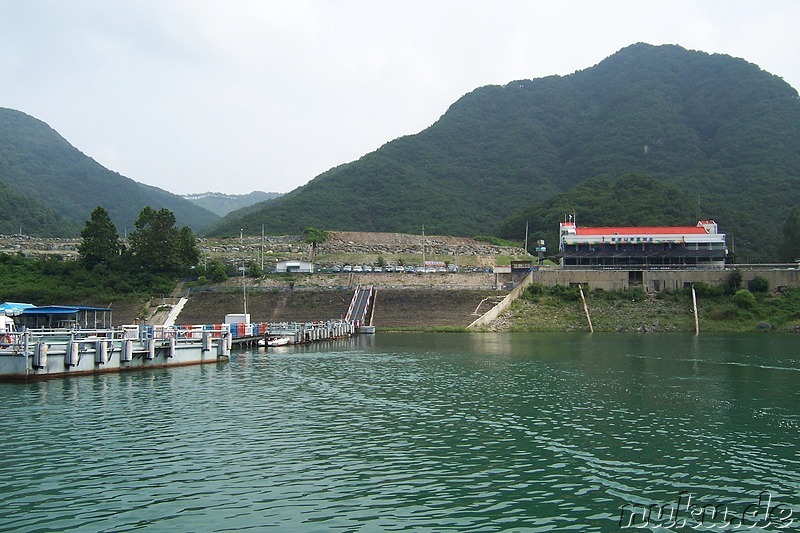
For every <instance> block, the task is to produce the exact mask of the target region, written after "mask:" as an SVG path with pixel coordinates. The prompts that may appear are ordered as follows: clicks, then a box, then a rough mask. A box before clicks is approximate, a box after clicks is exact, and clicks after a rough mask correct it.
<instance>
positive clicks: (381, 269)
mask: <svg viewBox="0 0 800 533" xmlns="http://www.w3.org/2000/svg"><path fill="white" fill-rule="evenodd" d="M372 271H373V272H383V268H382V267H373V269H372Z"/></svg>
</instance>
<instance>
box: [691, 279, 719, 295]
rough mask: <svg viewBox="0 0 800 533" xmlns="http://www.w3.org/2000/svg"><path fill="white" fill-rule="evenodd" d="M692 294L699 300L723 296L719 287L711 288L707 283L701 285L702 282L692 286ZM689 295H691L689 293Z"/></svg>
mask: <svg viewBox="0 0 800 533" xmlns="http://www.w3.org/2000/svg"><path fill="white" fill-rule="evenodd" d="M694 292H695V293H696V294H697V296H698V297H699V298H701V297H706V298H708V297H714V296H721V295H722V294H723V290H722V288H721V287H712V286H711V285H709V284H708V283H703V282H702V281H700V282H698V283H695V284H694ZM689 294H690V295H691V291H689Z"/></svg>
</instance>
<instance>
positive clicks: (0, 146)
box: [0, 108, 219, 236]
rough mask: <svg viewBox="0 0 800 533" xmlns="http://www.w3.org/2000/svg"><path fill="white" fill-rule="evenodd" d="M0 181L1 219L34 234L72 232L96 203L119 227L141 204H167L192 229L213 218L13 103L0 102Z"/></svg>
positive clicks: (131, 219) (129, 222)
mask: <svg viewBox="0 0 800 533" xmlns="http://www.w3.org/2000/svg"><path fill="white" fill-rule="evenodd" d="M0 182H2V183H4V184H5V186H6V187H7V188H8V189H9V191H10V193H9V194H13V195H14V198H15V200H14V202H13V204H14V205H13V208H12V209H11V210H10V211H4V212H3V217H4V218H5V220H4V224H5V225H10V228H11V229H13V228H18V226H19V225H20V224H22V226H23V231H24V232H25V233H27V234H29V235H35V236H55V235H63V234H64V233H66V234H69V235H77V233H78V231H80V228H81V227H82V226H83V224H84V222H85V221H86V220H87V219H88V218H89V214H90V213H91V212H92V210H93V209H94V208H95V207H97V206H98V205H102V206H103V207H105V208H106V210H107V211H108V213H109V215H110V216H111V219H112V220H113V222H114V224H115V225H116V226H117V229H119V230H120V231H123V229H124V228H126V227H127V228H132V227H133V222H134V220H136V217H137V216H138V214H139V212H140V211H141V210H142V208H143V207H144V206H146V205H149V206H151V207H153V208H157V209H160V208H162V207H164V208H167V209H169V210H170V211H172V212H173V213H175V217H176V219H177V220H178V223H179V224H180V225H188V226H190V227H191V228H193V229H200V228H202V227H203V226H205V225H206V224H208V223H210V222H213V221H214V220H216V219H217V218H219V217H218V216H217V215H215V214H213V213H211V212H210V211H207V210H206V209H203V208H201V207H198V206H195V205H194V204H192V203H191V202H189V201H187V200H184V199H183V198H181V197H180V196H177V195H174V194H171V193H169V192H167V191H164V190H162V189H159V188H156V187H150V186H147V185H143V184H140V183H137V182H135V181H133V180H132V179H129V178H126V177H124V176H121V175H120V174H118V173H116V172H112V171H110V170H108V169H107V168H105V167H103V166H102V165H100V164H99V163H97V162H96V161H95V160H93V159H92V158H90V157H87V156H86V155H84V154H83V153H81V152H80V151H79V150H78V149H76V148H75V147H73V146H72V145H70V144H69V143H68V142H67V141H66V140H65V139H64V138H63V137H61V136H60V135H59V134H58V133H57V132H56V131H54V130H53V129H52V128H50V127H49V126H48V125H47V124H45V123H44V122H42V121H40V120H37V119H35V118H33V117H30V116H28V115H26V114H25V113H21V112H19V111H15V110H13V109H4V108H0ZM45 206H46V207H45ZM45 213H48V214H46V215H45ZM54 214H57V215H58V216H59V217H61V219H63V220H64V221H65V222H64V223H63V224H62V223H61V222H57V223H56V224H57V225H58V226H60V228H61V229H60V230H56V229H53V228H54V226H53V225H52V223H51V222H52V216H53V215H54ZM31 218H33V219H34V220H37V221H39V222H31V221H30V219H31ZM25 220H28V221H29V222H28V223H26V222H25ZM5 225H4V226H3V227H5ZM14 231H15V232H16V231H18V229H17V230H14Z"/></svg>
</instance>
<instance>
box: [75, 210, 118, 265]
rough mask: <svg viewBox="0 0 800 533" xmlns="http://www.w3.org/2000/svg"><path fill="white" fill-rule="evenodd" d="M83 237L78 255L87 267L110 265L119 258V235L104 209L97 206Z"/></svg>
mask: <svg viewBox="0 0 800 533" xmlns="http://www.w3.org/2000/svg"><path fill="white" fill-rule="evenodd" d="M81 237H82V238H83V242H81V244H79V245H78V254H79V255H80V256H81V260H83V262H84V264H85V265H86V266H87V267H89V268H92V267H94V266H95V265H97V264H100V263H109V262H111V261H113V260H114V258H116V257H117V256H119V252H120V244H119V233H117V228H116V226H114V223H113V222H111V218H110V217H109V216H108V211H106V210H105V209H104V208H103V207H100V206H97V207H96V208H95V209H94V211H92V214H91V215H90V217H89V220H87V221H86V225H85V226H84V228H83V229H82V230H81Z"/></svg>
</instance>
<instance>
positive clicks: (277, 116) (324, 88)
mask: <svg viewBox="0 0 800 533" xmlns="http://www.w3.org/2000/svg"><path fill="white" fill-rule="evenodd" d="M798 21H800V1H798V0H767V1H762V2H753V1H737V0H707V1H675V0H669V1H664V0H661V1H657V2H656V1H646V0H635V1H614V0H604V1H599V0H591V1H563V2H561V1H548V2H543V1H517V0H508V1H506V0H491V1H470V0H438V1H437V0H420V1H416V0H402V1H395V0H392V1H380V0H369V1H367V0H363V1H355V0H326V1H321V0H320V1H317V0H309V1H304V0H287V1H267V0H218V1H213V2H212V1H202V0H185V1H183V0H102V1H101V0H51V1H43V0H0V95H2V98H0V107H9V108H13V109H18V110H20V111H23V112H25V113H27V114H29V115H32V116H34V117H36V118H38V119H40V120H43V121H44V122H46V123H48V124H49V125H50V126H51V127H53V128H54V129H55V130H56V131H58V132H59V133H60V134H61V135H62V136H63V137H64V138H66V139H67V140H68V141H69V142H70V143H71V144H72V145H73V146H75V147H77V148H78V149H79V150H81V151H82V152H84V153H85V154H86V155H89V156H91V157H93V158H94V159H95V160H97V161H98V162H100V163H101V164H103V165H104V166H106V167H108V168H110V169H111V170H114V171H117V172H119V173H120V174H123V175H125V176H128V177H129V178H132V179H134V180H136V181H139V182H143V183H147V184H151V185H156V186H158V187H161V188H163V189H166V190H169V191H171V192H174V193H178V194H184V193H196V192H205V191H221V192H227V193H246V192H250V191H252V190H263V191H276V192H288V191H290V190H292V189H294V188H296V187H298V186H300V185H302V184H304V183H306V182H308V181H309V180H311V179H312V178H314V177H315V176H316V175H318V174H319V173H321V172H324V171H325V170H328V169H329V168H331V167H334V166H337V165H340V164H343V163H347V162H350V161H353V160H355V159H358V158H359V157H361V156H362V155H364V154H366V153H369V152H371V151H373V150H376V149H377V148H379V147H380V146H381V145H383V144H385V143H386V142H388V141H391V140H393V139H395V138H397V137H400V136H403V135H409V134H414V133H418V132H419V131H421V130H423V129H425V128H427V127H428V126H430V125H431V124H433V123H434V122H435V121H436V120H437V119H438V118H439V117H440V116H441V115H442V114H444V112H445V111H446V110H447V108H448V107H449V106H450V105H451V104H452V103H453V102H455V101H456V100H457V99H458V98H460V97H461V96H463V95H464V94H466V93H468V92H470V91H472V90H473V89H476V88H478V87H481V86H484V85H490V84H505V83H507V82H510V81H513V80H519V79H526V78H539V77H543V76H547V75H551V74H560V75H565V74H570V73H572V72H575V71H576V70H583V69H585V68H588V67H591V66H593V65H595V64H597V63H598V62H600V61H602V60H603V59H604V58H606V57H608V56H609V55H611V54H613V53H614V52H616V51H618V50H619V49H621V48H624V47H625V46H628V45H630V44H633V43H636V42H647V43H650V44H664V43H670V44H679V45H681V46H683V47H685V48H688V49H693V50H702V51H705V52H710V53H724V54H729V55H732V56H735V57H741V58H744V59H746V60H748V61H750V62H752V63H756V64H757V65H759V66H760V67H761V68H762V69H764V70H767V71H769V72H771V73H773V74H776V75H778V76H781V77H782V78H783V79H784V80H786V81H787V82H788V83H789V84H791V85H792V86H793V87H795V88H800V59H799V58H798V51H800V32H798V30H797V24H798Z"/></svg>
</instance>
